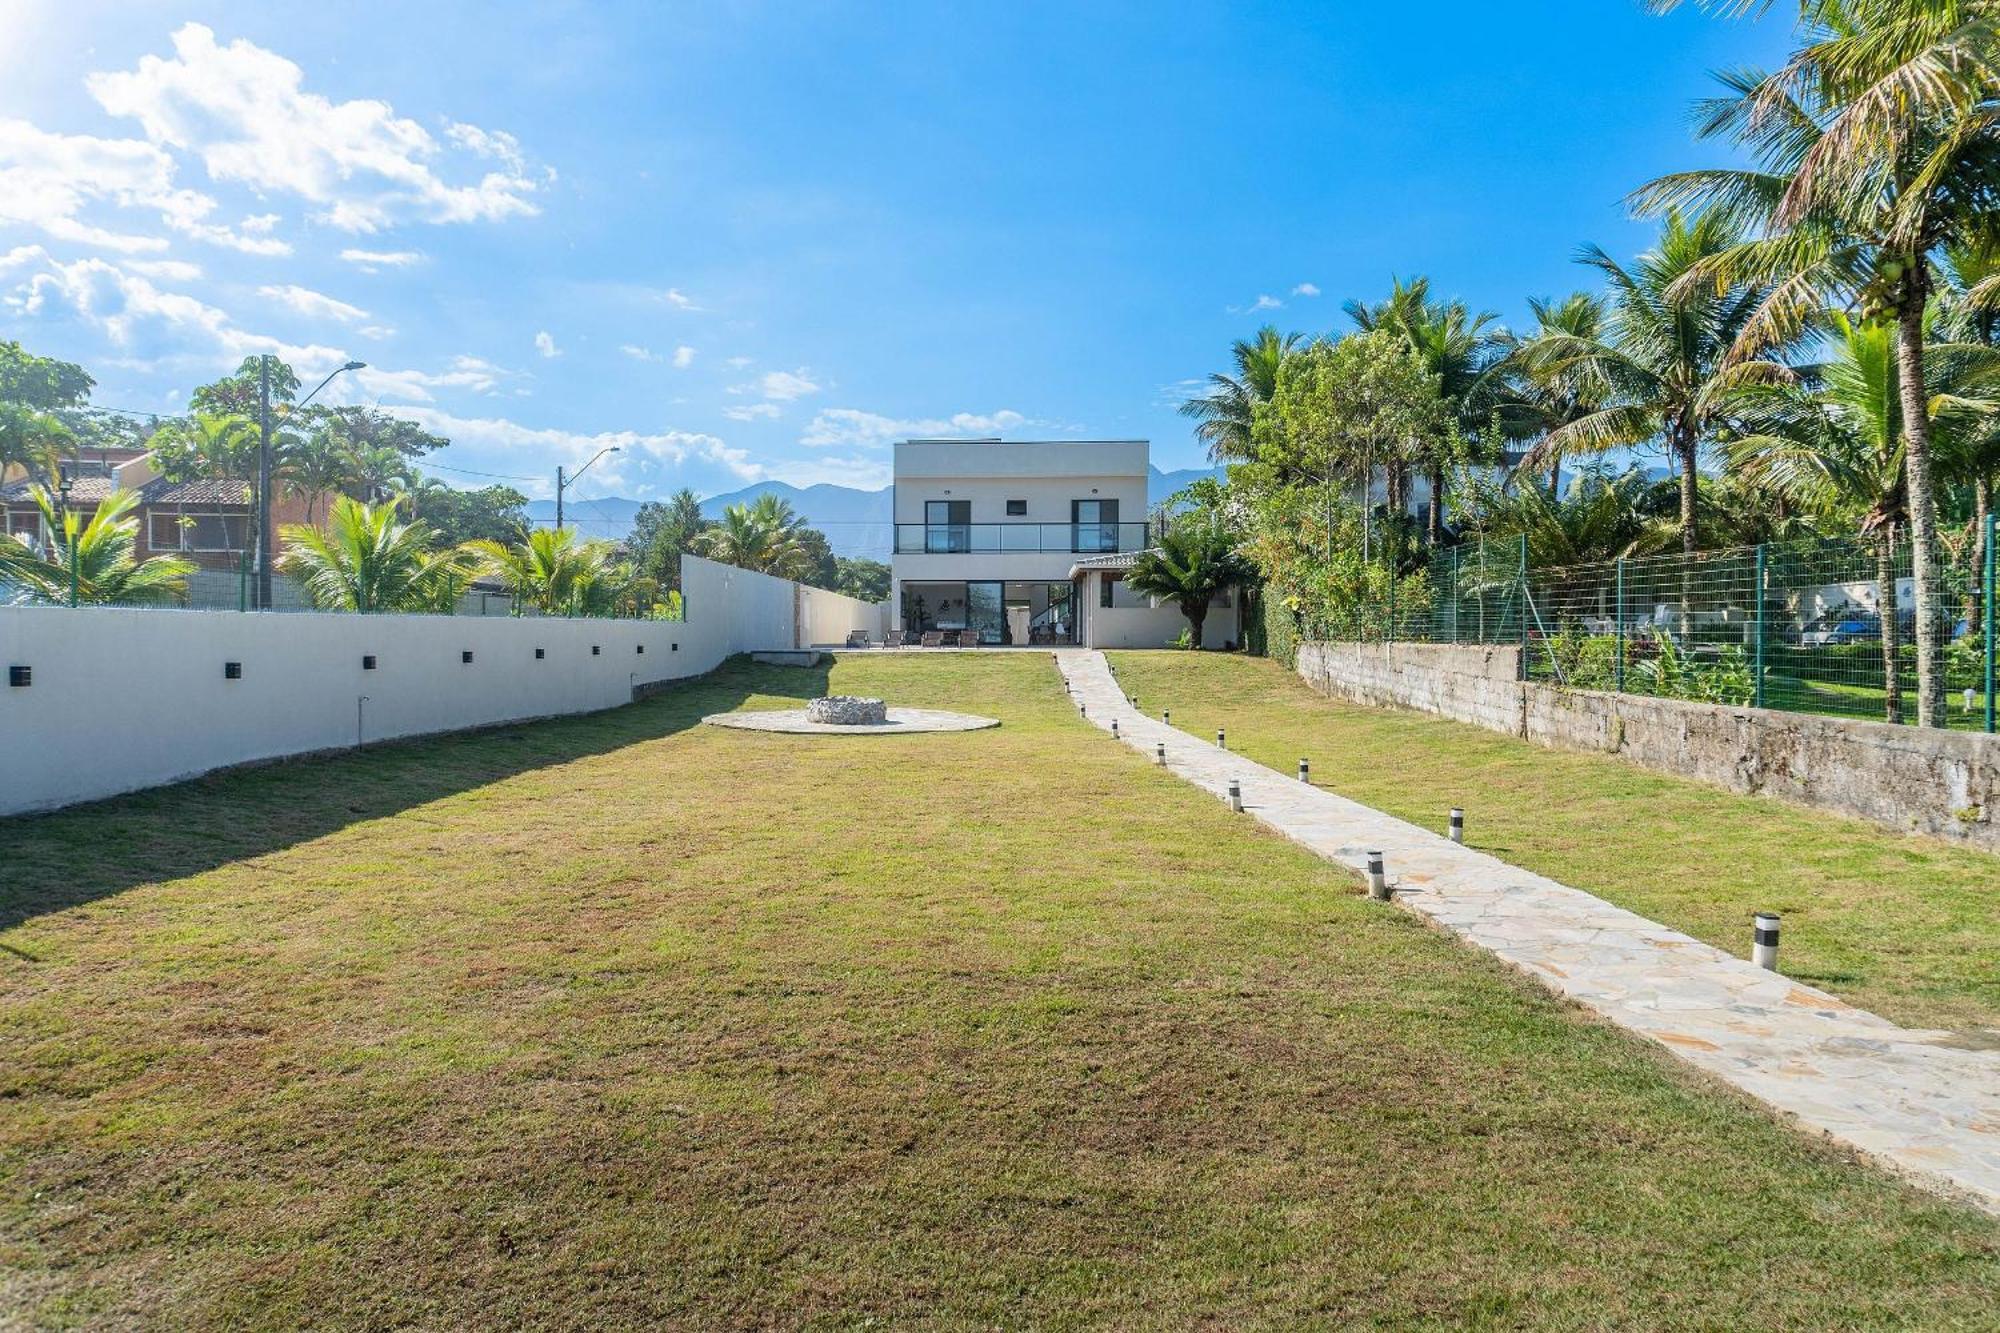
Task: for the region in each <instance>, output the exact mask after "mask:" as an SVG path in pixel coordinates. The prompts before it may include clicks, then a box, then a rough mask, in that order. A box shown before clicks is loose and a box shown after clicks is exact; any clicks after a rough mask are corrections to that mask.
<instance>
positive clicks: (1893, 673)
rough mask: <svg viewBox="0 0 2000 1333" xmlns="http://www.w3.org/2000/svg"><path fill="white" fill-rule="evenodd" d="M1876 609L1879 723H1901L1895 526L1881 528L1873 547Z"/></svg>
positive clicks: (1901, 649)
mask: <svg viewBox="0 0 2000 1333" xmlns="http://www.w3.org/2000/svg"><path fill="white" fill-rule="evenodd" d="M1875 609H1876V611H1877V612H1878V613H1879V614H1880V616H1881V621H1882V635H1881V643H1882V720H1883V721H1884V722H1901V721H1902V720H1903V672H1902V651H1903V646H1902V642H1901V640H1900V639H1899V637H1898V635H1899V633H1900V630H1899V628H1898V622H1899V621H1900V620H1901V619H1902V617H1901V615H1900V614H1899V607H1898V605H1897V601H1896V525H1895V524H1893V523H1891V524H1890V525H1889V526H1888V527H1885V528H1883V529H1882V532H1881V537H1880V540H1879V542H1878V544H1877V545H1876V547H1875Z"/></svg>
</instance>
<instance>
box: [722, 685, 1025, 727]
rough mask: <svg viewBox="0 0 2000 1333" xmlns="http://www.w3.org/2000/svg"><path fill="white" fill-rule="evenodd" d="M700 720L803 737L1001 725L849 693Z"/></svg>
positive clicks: (992, 719) (968, 715)
mask: <svg viewBox="0 0 2000 1333" xmlns="http://www.w3.org/2000/svg"><path fill="white" fill-rule="evenodd" d="M702 721H704V722H706V723H708V724H709V725H710V726H713V727H735V728H738V729H739V730H742V731H789V732H796V733H799V734H802V735H807V736H896V735H903V734H907V733H909V732H917V731H983V730H985V729H986V728H987V727H997V726H999V725H1000V719H999V718H997V717H978V716H976V715H974V714H972V713H946V712H942V711H940V710H938V709H935V708H891V707H889V706H888V705H887V704H885V703H884V702H883V701H882V700H880V699H864V698H862V697H860V696H858V695H852V694H830V695H828V696H826V697H825V698H823V699H808V700H807V701H806V706H805V707H804V708H783V709H772V710H770V711H768V712H759V713H711V714H710V715H709V716H707V717H705V718H703V719H702Z"/></svg>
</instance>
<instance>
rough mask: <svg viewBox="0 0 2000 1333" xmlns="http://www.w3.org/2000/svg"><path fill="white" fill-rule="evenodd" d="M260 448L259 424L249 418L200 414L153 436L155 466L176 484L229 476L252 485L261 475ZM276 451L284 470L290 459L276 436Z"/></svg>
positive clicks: (214, 413)
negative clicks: (258, 471)
mask: <svg viewBox="0 0 2000 1333" xmlns="http://www.w3.org/2000/svg"><path fill="white" fill-rule="evenodd" d="M258 447H259V440H258V432H257V423H256V422H254V421H252V420H250V419H249V418H248V417H242V416H236V415H234V414H232V413H227V412H198V413H196V414H195V415H194V416H192V417H189V418H185V419H183V420H179V421H174V422H170V423H168V424H167V425H166V426H164V427H162V428H161V430H160V431H159V433H158V434H156V435H155V436H154V437H153V466H154V467H155V468H157V469H158V470H159V472H160V473H161V475H163V476H165V477H168V478H170V479H172V480H174V481H188V480H191V479H193V478H196V477H227V478H232V479H235V480H239V481H243V482H245V483H249V482H252V481H253V480H254V479H255V478H256V476H257V452H258ZM272 448H273V450H274V452H279V457H277V458H274V460H273V465H274V466H275V467H282V465H283V463H284V462H285V461H286V460H285V459H284V458H283V456H282V453H281V452H280V441H279V440H278V438H277V437H276V436H275V435H274V436H273V437H272Z"/></svg>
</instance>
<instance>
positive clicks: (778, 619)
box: [0, 556, 881, 814]
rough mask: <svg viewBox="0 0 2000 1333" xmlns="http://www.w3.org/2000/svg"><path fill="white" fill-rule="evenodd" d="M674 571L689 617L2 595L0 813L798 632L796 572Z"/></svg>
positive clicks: (770, 644)
mask: <svg viewBox="0 0 2000 1333" xmlns="http://www.w3.org/2000/svg"><path fill="white" fill-rule="evenodd" d="M681 577H682V582H683V585H684V587H685V589H686V593H687V619H686V620H683V621H655V620H594V619H578V620H570V619H566V618H562V617H556V616H547V617H534V618H522V619H515V618H513V617H507V616H418V615H338V614H314V613H301V614H296V615H274V614H250V615H242V614H238V613H236V612H231V611H167V610H143V609H138V608H128V607H101V608H96V607H79V608H76V609H71V608H69V607H0V665H5V666H10V667H11V666H24V667H28V668H29V669H30V671H31V679H30V683H29V684H28V685H26V686H12V685H8V684H6V683H4V682H0V736H5V737H6V744H5V746H4V759H0V814H11V813H14V812H17V811H24V810H42V809H49V808H52V807H55V806H60V805H67V804H69V803H71V802H75V801H86V800H93V799H96V798H98V797H103V796H111V795H115V794H117V793H119V792H124V791H132V790H136V789H138V788H141V787H150V786H155V785H158V784H160V783H163V782H173V781H176V780H178V779H181V778H187V777H193V776H195V775H196V774H199V773H205V772H207V771H209V770H211V769H216V768H222V767H226V766H228V765H232V764H241V763H247V762H251V761H255V760H260V759H274V758H278V757H280V756H284V755H292V754H304V753H310V752H313V751H319V750H330V749H338V748H344V747H348V746H352V745H354V744H355V743H356V740H357V734H358V735H359V737H360V738H361V739H365V740H367V741H377V740H386V739H389V738H391V737H398V736H415V735H421V734H424V733H427V732H439V731H451V730H456V729H459V728H465V727H479V726H486V725H490V724H493V723H497V722H509V721H514V720H517V719H523V718H533V717H547V716H551V715H554V714H559V713H580V712H587V711H590V710H593V709H599V708H611V707H614V706H616V705H618V704H623V703H626V702H628V701H630V699H631V698H632V694H633V688H634V687H635V686H637V685H645V684H650V683H654V682H658V681H665V680H674V679H679V678H682V677H686V676H695V675H700V674H701V673H703V672H705V671H711V670H713V669H714V668H715V667H716V666H717V665H719V664H720V663H721V662H722V660H723V659H724V658H726V657H728V656H729V655H731V654H732V653H739V652H755V651H760V650H766V649H791V648H795V647H798V646H799V639H798V635H799V630H800V622H799V592H800V589H799V586H798V585H797V584H794V583H790V582H788V581H786V580H784V579H777V578H772V577H770V576H769V575H767V574H756V573H752V572H751V571H749V570H745V569H735V568H732V567H730V566H728V565H721V564H716V563H714V562H713V561H708V560H703V559H700V558H698V557H695V556H687V557H684V558H683V561H682V564H681ZM812 603H813V606H814V608H815V610H814V617H815V623H821V621H822V620H824V622H825V623H839V622H841V621H844V620H850V619H851V620H857V621H859V622H861V623H863V624H866V623H868V619H869V617H871V616H872V617H876V618H877V620H878V622H879V617H880V614H881V608H880V607H879V606H875V605H872V604H870V603H866V602H857V601H854V600H853V599H852V598H847V597H841V596H840V595H839V594H837V593H831V592H826V591H824V590H820V589H814V590H812ZM839 603H845V606H841V605H839ZM843 637H844V631H843ZM593 645H594V646H596V647H597V648H598V650H599V651H598V652H597V653H595V654H593V653H592V652H591V648H592V646H593ZM537 648H540V649H542V650H543V652H544V655H543V656H542V657H540V658H537V657H536V656H535V650H536V649H537ZM641 648H643V649H644V650H645V651H644V652H640V651H639V650H640V649H641ZM465 652H470V653H471V654H472V658H473V660H472V661H471V662H465V661H464V660H463V659H462V656H461V654H463V653H465ZM364 655H365V656H370V657H373V658H374V659H375V666H374V668H373V669H368V668H366V667H365V666H364V664H363V660H362V659H363V657H364ZM228 662H235V663H239V664H240V665H241V668H242V673H241V676H240V677H239V678H236V679H230V678H229V677H228V676H227V675H226V674H225V671H224V664H225V663H228ZM134 663H143V664H144V668H145V669H144V681H143V684H141V685H136V686H135V685H134V683H133V681H134V676H133V664H134ZM363 696H366V701H365V702H362V699H363Z"/></svg>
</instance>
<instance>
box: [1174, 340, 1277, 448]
mask: <svg viewBox="0 0 2000 1333" xmlns="http://www.w3.org/2000/svg"><path fill="white" fill-rule="evenodd" d="M1298 341H1299V335H1298V334H1296V333H1283V334H1281V333H1279V332H1278V330H1277V329H1276V328H1274V327H1273V326H1271V325H1269V324H1266V325H1265V326H1264V327H1263V328H1261V329H1259V330H1257V336H1256V337H1255V338H1254V339H1251V340H1250V341H1248V342H1246V341H1244V340H1243V339H1241V338H1239V339H1237V340H1236V342H1235V343H1233V344H1232V345H1231V346H1230V349H1229V352H1230V356H1231V358H1232V359H1233V360H1234V361H1235V362H1236V373H1235V374H1234V375H1221V374H1215V375H1210V376H1209V377H1208V392H1207V393H1205V394H1202V395H1201V396H1200V397H1198V398H1190V399H1188V400H1187V401H1186V402H1184V403H1182V404H1181V406H1180V413H1181V415H1182V416H1184V417H1191V418H1192V419H1193V420H1194V421H1195V423H1196V424H1195V428H1194V435H1195V438H1196V439H1198V440H1200V441H1201V442H1202V443H1203V444H1205V445H1207V446H1208V456H1209V457H1210V458H1212V459H1214V460H1215V461H1216V462H1218V463H1225V462H1237V463H1241V462H1247V461H1248V460H1249V459H1251V458H1253V457H1255V455H1256V451H1257V445H1256V442H1255V440H1253V439H1252V438H1251V428H1252V425H1253V424H1254V422H1255V419H1256V415H1257V404H1259V403H1264V402H1269V401H1270V399H1271V391H1272V390H1273V389H1274V388H1276V387H1277V383H1278V367H1279V366H1280V365H1281V364H1283V362H1284V360H1285V357H1286V355H1287V354H1289V353H1290V352H1291V350H1292V348H1294V347H1295V346H1297V345H1298Z"/></svg>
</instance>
